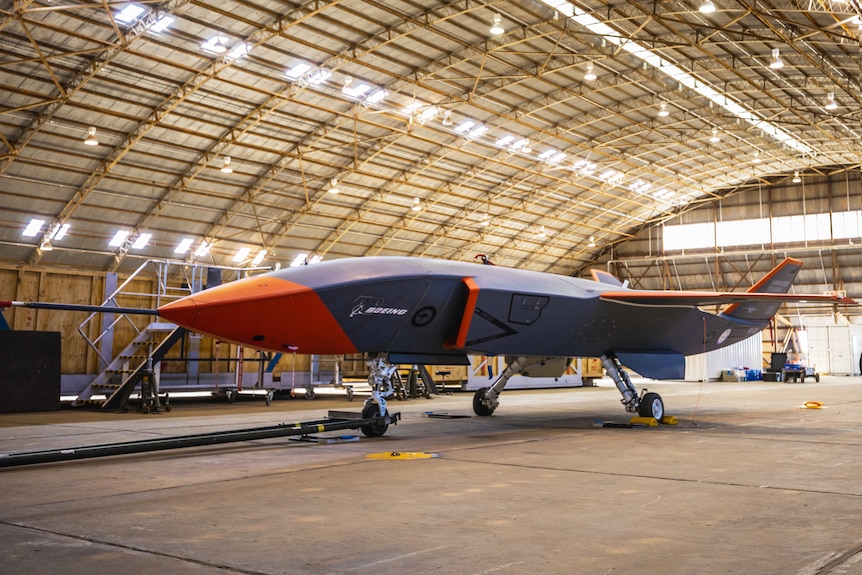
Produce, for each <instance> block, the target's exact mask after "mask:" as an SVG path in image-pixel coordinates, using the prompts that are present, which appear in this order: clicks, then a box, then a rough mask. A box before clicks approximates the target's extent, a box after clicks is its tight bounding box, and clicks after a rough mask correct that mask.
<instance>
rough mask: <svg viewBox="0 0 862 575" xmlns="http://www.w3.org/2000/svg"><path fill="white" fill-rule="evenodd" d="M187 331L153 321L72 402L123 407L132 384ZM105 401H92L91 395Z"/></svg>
mask: <svg viewBox="0 0 862 575" xmlns="http://www.w3.org/2000/svg"><path fill="white" fill-rule="evenodd" d="M185 333H186V330H185V329H183V328H181V327H178V326H176V325H174V324H172V323H162V322H155V323H151V324H150V325H148V326H147V327H146V328H144V329H143V330H141V332H140V333H139V334H138V336H137V337H136V338H135V339H134V340H132V341H131V343H129V345H127V346H126V348H125V349H124V350H123V351H121V352H120V353H119V355H117V357H115V358H114V359H113V360H112V361H111V362H110V363H109V364H108V366H107V367H106V368H105V369H104V370H102V372H101V373H99V374H98V375H97V376H96V377H95V379H93V381H91V382H90V384H89V385H88V386H87V387H86V388H84V390H82V391H81V393H80V394H79V395H78V397H77V398H76V399H75V401H74V402H73V405H76V406H81V405H99V406H101V407H102V408H103V409H123V408H125V407H126V402H128V400H129V396H130V395H131V393H132V391H133V390H134V389H135V387H136V386H137V385H138V384H140V383H141V380H142V379H143V377H144V375H145V374H147V373H148V371H149V370H151V369H152V366H153V365H155V364H157V363H158V362H160V361H161V360H162V359H164V357H165V355H166V354H167V352H168V350H170V349H171V348H172V347H173V346H174V344H175V343H177V342H178V341H179V340H180V339H182V337H183V335H184V334H185ZM103 394H104V395H105V396H106V398H105V399H104V400H93V399H92V397H93V396H94V395H103Z"/></svg>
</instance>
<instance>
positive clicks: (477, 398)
mask: <svg viewBox="0 0 862 575" xmlns="http://www.w3.org/2000/svg"><path fill="white" fill-rule="evenodd" d="M486 391H488V388H487V387H483V388H482V389H477V390H476V393H475V394H473V413H475V414H476V415H479V416H483V417H484V416H488V415H491V414H493V413H494V408H493V407H488V406H487V405H485V403H484V402H483V401H482V400H483V399H484V397H485V392H486Z"/></svg>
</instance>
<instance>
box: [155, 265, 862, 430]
mask: <svg viewBox="0 0 862 575" xmlns="http://www.w3.org/2000/svg"><path fill="white" fill-rule="evenodd" d="M801 266H802V262H800V261H798V260H795V259H791V258H788V259H785V260H784V261H783V262H781V263H780V264H778V266H776V267H775V268H774V269H773V270H772V271H771V272H769V273H768V274H767V275H766V276H765V277H764V278H763V279H761V280H760V281H759V282H757V283H756V284H755V285H754V286H752V287H751V288H750V289H749V290H748V291H746V292H688V291H651V290H635V289H629V288H628V287H626V286H625V285H623V284H622V283H621V282H620V281H619V280H617V279H616V278H615V277H614V276H612V275H611V274H609V273H607V272H602V271H597V270H594V271H593V278H594V281H591V280H586V279H581V278H574V277H568V276H560V275H555V274H550V273H544V272H535V271H526V270H519V269H511V268H504V267H498V266H491V265H477V264H474V263H470V262H453V261H442V260H433V259H423V258H410V257H361V258H348V259H341V260H333V261H329V262H321V263H318V264H314V265H305V266H300V267H297V268H287V269H282V270H277V271H273V272H269V273H266V274H262V275H259V276H254V277H249V278H245V279H241V280H237V281H234V282H231V283H227V284H224V285H221V286H218V287H214V288H211V289H207V290H204V291H201V292H198V293H195V294H193V295H190V296H187V297H185V298H182V299H180V300H177V301H175V302H172V303H169V304H167V305H164V306H162V307H161V308H159V310H158V313H159V315H161V316H162V317H164V318H165V319H167V320H169V321H171V322H174V323H176V324H178V325H180V326H183V327H185V328H187V329H189V330H191V331H194V332H197V333H202V334H206V335H210V336H213V337H216V338H219V339H221V340H224V341H230V342H233V343H237V344H240V345H244V346H250V347H253V348H258V349H263V350H269V351H276V352H283V351H286V350H295V351H297V352H298V353H305V354H352V353H365V354H368V356H367V357H368V358H369V359H368V365H369V368H370V372H371V373H370V375H369V382H370V383H371V386H372V390H373V391H372V397H371V398H370V399H369V400H368V402H367V403H366V405H365V408H364V409H363V416H365V417H374V416H375V415H377V414H378V413H379V414H380V415H385V414H386V398H387V397H389V396H390V395H392V393H393V385H392V381H391V376H392V374H393V372H394V371H395V368H396V365H397V364H399V363H406V364H426V365H434V364H446V365H452V364H466V363H467V356H468V355H471V354H477V355H505V356H507V364H508V365H507V367H506V369H505V371H504V372H503V373H502V374H501V375H500V377H499V379H498V380H497V381H496V382H495V383H494V384H493V385H491V386H490V387H487V388H483V389H480V390H478V391H476V394H475V395H474V398H473V410H474V411H475V412H476V414H478V415H491V414H492V413H493V412H494V410H495V409H496V408H497V406H498V405H499V396H500V393H501V392H502V391H503V388H504V387H505V385H506V382H507V381H508V380H509V378H511V377H512V376H513V375H515V374H523V375H528V376H529V375H542V376H548V375H551V374H553V372H554V371H556V375H560V374H562V373H563V370H564V369H565V368H566V366H567V365H568V363H569V358H571V357H574V356H583V357H600V358H601V361H602V364H603V366H604V367H605V369H606V370H607V373H608V375H609V376H610V377H611V378H612V379H613V380H614V382H615V383H616V386H617V388H618V389H619V391H620V393H621V394H622V400H621V401H622V403H623V405H624V406H625V408H626V410H627V411H629V412H632V413H638V414H639V415H640V416H643V417H654V418H656V419H658V420H661V418H662V417H663V415H664V404H663V402H662V399H661V397H660V396H659V395H658V394H656V393H641V394H639V393H638V391H637V389H636V388H635V386H634V385H633V384H632V381H631V378H630V377H629V376H628V374H627V372H626V370H625V369H624V368H623V366H626V367H627V368H629V369H631V370H633V371H635V372H637V373H639V374H641V375H642V376H644V377H648V378H653V379H681V378H683V376H684V369H685V359H684V358H685V356H687V355H691V354H696V353H703V352H707V351H712V350H714V349H718V348H720V347H724V346H727V345H730V344H733V343H736V342H738V341H741V340H743V339H745V338H747V337H750V336H752V335H754V334H756V333H758V332H759V331H760V330H762V329H763V328H764V327H766V326H767V325H768V323H769V321H770V319H771V318H772V316H773V315H774V314H775V312H776V311H777V310H778V308H779V306H780V305H781V304H782V303H784V302H819V303H823V302H828V303H831V304H844V303H855V302H853V300H850V299H849V298H842V297H839V296H831V295H795V294H790V293H788V292H789V290H790V287H791V285H792V284H793V280H794V279H795V278H796V275H797V274H798V272H799V269H800V267H801ZM720 304H730V305H728V306H727V307H726V308H725V309H724V310H723V311H722V312H721V313H718V314H713V313H709V312H707V311H703V310H701V309H699V307H698V306H706V305H720ZM644 391H646V390H644ZM385 431H386V428H385V427H376V428H371V429H366V428H363V432H365V433H366V435H382V434H383V433H384V432H385Z"/></svg>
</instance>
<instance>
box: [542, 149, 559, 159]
mask: <svg viewBox="0 0 862 575" xmlns="http://www.w3.org/2000/svg"><path fill="white" fill-rule="evenodd" d="M556 153H557V150H555V149H553V148H550V149H548V150H545V151H544V152H542V153H541V154H539V159H540V160H547V159H548V158H550V157H551V156H553V155H554V154H556Z"/></svg>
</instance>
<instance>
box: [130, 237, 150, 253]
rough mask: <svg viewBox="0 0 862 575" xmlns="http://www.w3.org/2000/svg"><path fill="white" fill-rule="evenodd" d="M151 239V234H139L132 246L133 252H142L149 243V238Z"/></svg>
mask: <svg viewBox="0 0 862 575" xmlns="http://www.w3.org/2000/svg"><path fill="white" fill-rule="evenodd" d="M151 237H153V234H141V235H139V236H138V238H137V239H136V240H135V243H133V244H132V249H133V250H142V249H144V247H145V246H146V245H147V243H149V241H150V238H151Z"/></svg>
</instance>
